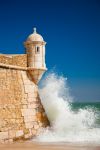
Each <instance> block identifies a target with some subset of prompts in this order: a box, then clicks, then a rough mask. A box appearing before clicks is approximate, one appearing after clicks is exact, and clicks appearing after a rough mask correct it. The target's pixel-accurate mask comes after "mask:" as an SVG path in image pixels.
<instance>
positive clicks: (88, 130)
mask: <svg viewBox="0 0 100 150" xmlns="http://www.w3.org/2000/svg"><path fill="white" fill-rule="evenodd" d="M39 91H40V97H41V100H42V104H43V106H44V108H45V111H46V114H47V116H48V119H49V121H50V124H51V127H49V128H46V129H43V130H42V131H41V134H40V135H39V136H38V137H37V139H36V140H39V141H44V142H57V141H63V142H97V143H100V128H96V127H95V120H96V117H97V116H96V113H95V111H94V110H93V109H89V108H87V109H79V111H78V112H75V111H72V110H71V106H70V102H72V100H73V98H72V97H71V96H70V94H69V87H68V85H67V79H66V78H64V77H62V76H60V77H59V76H57V75H56V74H54V73H50V74H48V76H47V77H46V78H45V79H44V80H43V81H42V86H41V88H40V90H39Z"/></svg>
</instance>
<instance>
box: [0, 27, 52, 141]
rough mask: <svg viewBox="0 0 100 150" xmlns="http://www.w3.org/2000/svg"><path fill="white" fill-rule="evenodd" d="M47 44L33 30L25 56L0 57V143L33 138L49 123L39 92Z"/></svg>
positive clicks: (2, 55) (7, 55)
mask: <svg viewBox="0 0 100 150" xmlns="http://www.w3.org/2000/svg"><path fill="white" fill-rule="evenodd" d="M45 44H46V42H45V41H44V39H43V37H42V36H41V35H40V34H38V33H37V32H36V28H34V32H33V33H32V34H31V35H29V36H28V38H27V40H26V41H25V42H24V46H25V54H17V55H15V54H14V55H13V54H12V55H11V54H0V142H13V141H16V140H19V139H22V140H25V139H29V138H32V137H34V136H36V135H37V134H39V131H40V129H41V128H42V127H46V126H47V125H48V124H49V122H48V119H47V116H46V114H45V111H44V109H43V106H42V104H41V100H40V97H39V93H38V82H39V81H40V79H41V77H42V75H43V73H44V72H45V71H46V70H47V68H46V64H45Z"/></svg>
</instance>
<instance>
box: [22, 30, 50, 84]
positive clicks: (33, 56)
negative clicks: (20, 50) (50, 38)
mask: <svg viewBox="0 0 100 150" xmlns="http://www.w3.org/2000/svg"><path fill="white" fill-rule="evenodd" d="M24 45H25V48H26V53H27V67H28V72H29V74H30V75H31V77H32V79H33V81H34V82H35V83H36V84H37V83H38V82H39V80H40V79H41V77H42V75H43V73H44V72H45V71H46V70H47V69H46V64H45V45H46V42H45V41H44V40H43V37H42V36H41V35H40V34H38V33H37V32H36V28H34V32H33V33H32V34H31V35H29V36H28V38H27V40H26V42H24Z"/></svg>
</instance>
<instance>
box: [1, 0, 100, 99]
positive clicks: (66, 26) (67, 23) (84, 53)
mask: <svg viewBox="0 0 100 150" xmlns="http://www.w3.org/2000/svg"><path fill="white" fill-rule="evenodd" d="M33 27H37V31H38V32H39V33H40V34H42V36H43V37H44V39H45V41H46V42H47V46H46V64H47V67H48V69H49V70H51V69H52V68H53V67H55V66H56V70H57V71H58V72H59V73H63V75H64V76H67V77H68V82H69V85H70V88H71V93H72V95H73V96H74V97H75V99H76V100H78V101H100V1H99V0H38V1H36V0H28V1H26V0H0V53H14V54H16V53H24V51H25V49H24V47H23V42H24V41H25V40H26V38H27V36H28V35H29V34H31V33H32V28H33Z"/></svg>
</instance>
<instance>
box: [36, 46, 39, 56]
mask: <svg viewBox="0 0 100 150" xmlns="http://www.w3.org/2000/svg"><path fill="white" fill-rule="evenodd" d="M35 53H36V54H39V53H40V47H39V46H36V50H35Z"/></svg>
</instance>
